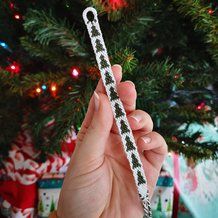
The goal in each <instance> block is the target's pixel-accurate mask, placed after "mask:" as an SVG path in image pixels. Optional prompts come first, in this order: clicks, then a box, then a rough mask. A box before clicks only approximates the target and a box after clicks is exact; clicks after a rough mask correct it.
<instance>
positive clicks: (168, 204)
mask: <svg viewBox="0 0 218 218" xmlns="http://www.w3.org/2000/svg"><path fill="white" fill-rule="evenodd" d="M172 209H173V208H172V204H171V199H169V201H168V203H167V208H166V210H167V212H172Z"/></svg>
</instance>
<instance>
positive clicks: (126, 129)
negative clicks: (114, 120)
mask: <svg viewBox="0 0 218 218" xmlns="http://www.w3.org/2000/svg"><path fill="white" fill-rule="evenodd" d="M120 125H121V127H120V128H121V133H122V134H124V133H127V132H130V130H129V129H128V126H127V125H126V123H125V121H124V120H121V121H120Z"/></svg>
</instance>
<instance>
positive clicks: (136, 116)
mask: <svg viewBox="0 0 218 218" xmlns="http://www.w3.org/2000/svg"><path fill="white" fill-rule="evenodd" d="M130 117H132V118H133V119H134V120H135V121H136V122H137V123H139V122H140V121H141V116H139V115H137V114H134V115H131V116H130Z"/></svg>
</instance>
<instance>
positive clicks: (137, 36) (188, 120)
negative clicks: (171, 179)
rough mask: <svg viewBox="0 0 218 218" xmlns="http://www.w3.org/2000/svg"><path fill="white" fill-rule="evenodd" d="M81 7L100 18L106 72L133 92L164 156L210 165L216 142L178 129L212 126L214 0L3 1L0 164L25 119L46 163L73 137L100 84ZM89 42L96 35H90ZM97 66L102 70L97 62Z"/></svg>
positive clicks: (216, 55)
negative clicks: (116, 68)
mask: <svg viewBox="0 0 218 218" xmlns="http://www.w3.org/2000/svg"><path fill="white" fill-rule="evenodd" d="M87 6H94V7H95V8H96V9H97V10H98V12H99V16H98V17H99V22H100V24H101V28H102V32H103V36H104V38H105V42H106V45H107V48H108V53H109V57H110V61H111V63H112V64H115V63H116V64H121V65H122V67H123V74H124V75H123V79H124V80H131V81H133V82H134V83H135V85H136V89H137V94H138V98H137V108H138V109H141V110H145V111H146V112H148V113H149V114H150V115H151V117H152V119H153V121H154V130H155V131H158V132H159V133H160V134H162V135H163V136H164V138H165V139H166V141H167V144H168V146H169V149H170V150H175V151H177V152H179V153H183V154H185V155H186V156H187V157H193V158H194V159H204V158H217V154H218V146H217V143H216V142H213V141H207V142H201V141H199V138H200V137H201V133H200V132H197V133H196V134H192V135H190V134H187V133H186V129H183V130H181V129H180V126H181V125H182V124H184V123H185V124H187V125H190V124H192V123H198V124H204V123H211V124H213V122H214V121H213V120H214V117H215V115H216V114H217V105H218V104H217V70H218V36H217V29H218V18H217V14H218V9H217V8H218V6H217V3H216V1H212V0H211V1H209V2H208V1H205V0H204V1H200V0H196V1H191V0H183V1H179V0H172V1H156V0H154V1H143V0H135V1H132V0H122V1H117V0H116V1H115V0H111V1H91V0H82V1H81V0H80V1H79V0H65V1H57V0H52V1H43V0H37V1H20V0H14V1H8V0H5V1H1V2H0V10H1V13H0V20H1V22H0V57H1V59H0V74H1V76H0V91H1V95H0V102H1V103H0V126H1V132H0V154H1V158H4V157H7V151H8V150H9V149H10V148H11V143H12V141H13V139H14V137H15V136H16V135H17V133H18V131H19V129H20V126H21V123H22V121H23V120H24V117H25V122H26V125H27V126H28V128H29V129H30V130H31V132H32V134H33V137H34V144H35V147H36V149H38V150H40V151H41V155H44V156H46V155H47V154H49V153H54V152H58V151H60V143H61V142H62V141H63V139H64V138H65V137H66V135H67V134H68V132H69V130H70V129H71V128H72V126H74V127H75V128H77V129H79V127H80V125H81V122H82V120H83V119H84V115H85V112H86V109H87V105H88V102H89V99H90V96H91V94H92V92H93V90H94V87H95V86H96V83H97V81H98V79H99V71H98V69H97V68H96V62H95V58H94V53H93V50H92V46H91V44H90V39H89V36H88V33H87V30H86V27H85V24H84V22H83V20H82V12H83V10H84V9H85V8H86V7H87ZM90 22H94V21H90ZM92 35H93V36H95V37H96V39H97V38H98V36H99V32H98V31H97V29H96V28H95V27H94V26H92ZM96 43H97V42H96ZM98 49H102V48H101V47H100V45H98ZM101 65H102V68H106V67H108V66H109V65H108V63H107V61H106V60H105V59H104V57H102V61H101ZM108 82H111V80H110V78H108ZM113 91H114V90H113ZM114 92H115V91H114ZM113 96H114V97H113V98H115V99H116V98H117V95H116V92H115V94H114V93H113ZM111 97H112V96H111ZM51 119H53V120H54V126H53V127H52V129H51V131H50V132H49V134H47V136H46V140H45V125H46V124H47V122H48V120H51ZM125 129H126V128H125ZM125 131H126V130H125Z"/></svg>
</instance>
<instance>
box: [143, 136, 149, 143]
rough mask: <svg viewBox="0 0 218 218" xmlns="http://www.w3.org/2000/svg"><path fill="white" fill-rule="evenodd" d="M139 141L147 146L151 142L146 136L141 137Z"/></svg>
mask: <svg viewBox="0 0 218 218" xmlns="http://www.w3.org/2000/svg"><path fill="white" fill-rule="evenodd" d="M141 139H142V140H143V141H144V143H146V144H148V143H150V142H151V138H150V137H148V136H142V137H141Z"/></svg>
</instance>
